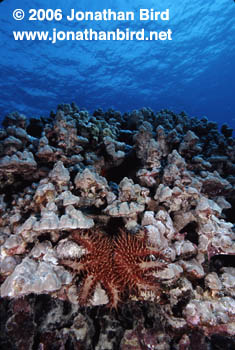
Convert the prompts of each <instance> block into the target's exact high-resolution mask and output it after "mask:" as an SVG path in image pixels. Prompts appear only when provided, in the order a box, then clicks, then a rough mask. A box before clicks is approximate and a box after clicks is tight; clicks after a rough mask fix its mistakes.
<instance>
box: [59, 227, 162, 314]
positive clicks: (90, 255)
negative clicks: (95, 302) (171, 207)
mask: <svg viewBox="0 0 235 350" xmlns="http://www.w3.org/2000/svg"><path fill="white" fill-rule="evenodd" d="M72 238H73V240H74V241H75V242H77V243H78V244H79V245H81V246H82V247H83V248H85V250H86V253H85V254H84V255H82V256H81V257H80V259H79V260H78V261H77V260H71V259H61V260H60V264H62V265H65V266H68V267H69V268H71V269H72V270H73V271H74V272H75V273H76V274H81V273H82V274H83V279H84V281H83V282H82V285H81V286H80V292H79V302H80V304H81V305H84V304H85V305H86V304H88V302H89V298H91V296H92V294H93V293H94V291H95V289H96V287H97V284H98V283H100V284H101V286H102V287H103V288H104V290H105V291H106V294H107V296H108V299H109V304H108V307H111V308H117V306H118V303H119V302H120V301H121V299H122V297H123V295H124V294H125V292H128V293H129V294H130V293H136V294H137V295H138V294H139V293H140V291H141V290H144V291H148V290H152V291H153V293H155V294H156V295H160V294H161V292H160V290H161V289H160V288H159V283H158V282H157V278H156V277H154V276H153V275H152V274H151V272H153V271H158V270H161V269H163V268H165V267H166V262H163V261H160V260H159V258H163V259H165V257H164V256H163V254H161V252H160V251H159V250H158V249H156V248H155V247H154V246H150V245H148V244H147V238H146V235H143V237H141V236H140V235H139V236H135V235H131V234H128V233H127V232H125V231H124V230H120V232H119V233H118V235H117V236H116V237H113V238H110V236H108V235H107V234H105V233H102V232H99V231H98V230H95V229H91V230H80V231H75V232H73V234H72Z"/></svg>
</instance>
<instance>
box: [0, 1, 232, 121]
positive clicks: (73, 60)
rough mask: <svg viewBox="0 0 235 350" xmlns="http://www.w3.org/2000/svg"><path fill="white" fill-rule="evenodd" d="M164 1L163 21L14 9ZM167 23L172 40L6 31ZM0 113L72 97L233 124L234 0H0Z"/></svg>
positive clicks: (31, 110)
mask: <svg viewBox="0 0 235 350" xmlns="http://www.w3.org/2000/svg"><path fill="white" fill-rule="evenodd" d="M18 8H20V9H23V10H24V11H25V13H27V11H28V10H29V9H31V8H35V9H40V8H42V9H48V8H50V9H61V10H62V11H63V13H64V14H69V13H70V10H71V8H75V9H76V10H81V11H101V10H103V9H107V8H110V9H112V10H115V11H134V12H135V13H136V15H137V14H138V12H139V9H140V8H144V9H154V10H156V11H157V10H159V11H163V10H165V9H167V8H169V10H170V20H169V21H142V22H141V21H139V20H138V18H136V20H135V21H127V22H124V21H123V22H120V21H106V22H105V21H100V22H95V21H88V22H84V21H83V22H81V21H70V22H69V21H66V19H65V18H63V20H62V21H58V22H56V21H52V22H50V21H29V20H28V18H27V16H25V18H24V19H23V20H22V21H19V20H18V21H16V20H14V19H13V17H12V12H13V10H15V9H18ZM53 28H56V30H57V31H68V30H69V31H71V30H74V31H80V30H84V29H85V28H92V29H94V30H115V29H116V28H120V29H126V28H130V30H139V29H141V28H144V29H145V30H146V31H148V30H156V31H159V30H167V29H168V28H170V29H171V30H172V40H171V41H137V40H134V41H72V40H70V41H57V42H56V43H55V44H52V42H50V41H38V40H37V41H27V40H23V41H16V40H14V38H13V34H12V31H23V30H33V31H42V30H43V31H52V30H53ZM0 30H1V31H0V45H1V57H0V88H1V97H0V118H1V119H2V118H4V116H5V115H6V114H7V113H9V112H12V111H14V110H18V111H19V112H22V113H24V114H25V115H26V116H27V117H32V116H33V117H37V116H41V115H48V114H49V111H50V110H55V109H56V106H57V105H58V104H59V103H70V102H72V101H75V102H76V103H77V104H78V106H79V107H86V108H87V109H88V110H89V111H91V112H92V111H93V110H94V109H96V108H98V107H101V108H103V109H105V110H106V109H109V108H114V109H117V110H120V111H121V112H125V111H131V110H133V109H138V108H142V107H143V106H146V107H151V108H152V109H153V110H159V109H162V108H168V109H171V110H173V111H175V112H180V111H182V110H184V111H186V112H187V113H188V115H190V116H196V117H198V118H200V117H203V116H207V117H208V119H210V120H213V121H216V122H218V123H219V124H220V125H221V124H223V123H224V122H227V123H228V124H229V125H230V126H232V127H234V126H235V98H234V92H235V64H234V63H235V3H234V1H233V0H219V1H218V0H215V1H211V0H196V1H191V0H181V1H176V0H159V1H154V0H125V1H124V0H119V1H114V0H109V1H108V0H100V1H95V0H93V1H91V0H86V1H84V0H80V1H78V2H76V1H72V0H67V1H61V0H57V1H56V0H47V1H46V0H44V1H38V0H22V1H20V2H19V1H16V0H14V1H8V0H4V1H3V2H1V3H0Z"/></svg>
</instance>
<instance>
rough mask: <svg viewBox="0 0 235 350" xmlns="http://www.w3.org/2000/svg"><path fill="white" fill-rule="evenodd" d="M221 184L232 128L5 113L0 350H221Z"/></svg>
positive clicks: (171, 117)
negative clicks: (32, 116) (37, 116)
mask: <svg viewBox="0 0 235 350" xmlns="http://www.w3.org/2000/svg"><path fill="white" fill-rule="evenodd" d="M234 185H235V140H234V138H233V137H232V129H231V128H229V127H228V126H227V125H223V126H222V128H221V131H219V130H218V128H217V124H216V123H214V122H210V121H208V120H207V118H202V119H200V120H199V119H196V118H190V117H188V116H187V115H186V114H185V113H183V112H182V113H180V114H175V113H173V112H171V111H169V110H162V111H160V112H158V113H154V112H153V111H152V110H151V109H149V108H143V109H141V110H137V111H133V112H131V113H125V114H121V113H120V112H117V111H114V110H108V111H107V112H103V111H102V110H101V109H98V110H96V111H94V113H93V115H91V114H89V113H88V112H87V111H86V110H83V109H79V108H78V107H77V106H76V104H74V103H72V104H71V105H69V104H63V105H59V106H58V108H57V111H56V113H53V112H51V114H50V116H49V117H41V118H37V119H36V118H31V119H29V120H27V119H26V117H25V116H24V115H22V114H19V113H17V112H14V113H11V114H9V115H7V116H6V117H5V119H4V120H3V123H2V129H0V268H1V273H0V284H1V289H0V291H1V299H0V309H1V310H0V315H1V331H0V348H1V349H8V350H11V349H32V350H34V349H40V350H41V349H43V350H47V349H48V350H50V349H87V350H92V349H94V350H99V349H100V350H101V349H102V350H106V349H107V350H108V349H110V350H111V349H121V350H132V349H133V350H134V349H135V350H143V349H146V350H147V349H151V350H171V349H172V350H194V349H200V350H213V349H215V350H217V349H218V350H220V349H221V350H222V349H223V350H224V349H234V347H235V341H234V336H235V299H234V297H235V266H234V255H235V226H234V224H235V216H234V212H235V187H234ZM122 271H123V273H122Z"/></svg>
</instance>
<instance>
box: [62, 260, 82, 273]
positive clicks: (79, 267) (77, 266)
mask: <svg viewBox="0 0 235 350" xmlns="http://www.w3.org/2000/svg"><path fill="white" fill-rule="evenodd" d="M60 264H62V265H64V266H68V267H69V268H70V269H72V270H73V271H76V272H77V273H79V272H81V271H82V270H84V264H82V263H80V262H77V261H74V260H65V259H62V260H60Z"/></svg>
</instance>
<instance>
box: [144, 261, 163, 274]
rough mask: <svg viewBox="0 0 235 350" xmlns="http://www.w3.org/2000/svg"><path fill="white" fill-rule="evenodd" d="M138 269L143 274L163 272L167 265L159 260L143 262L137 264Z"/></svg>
mask: <svg viewBox="0 0 235 350" xmlns="http://www.w3.org/2000/svg"><path fill="white" fill-rule="evenodd" d="M139 267H140V269H141V270H142V271H143V272H146V271H148V272H150V271H153V270H163V269H164V268H165V267H167V264H166V263H165V262H161V261H159V260H156V261H143V262H141V263H139Z"/></svg>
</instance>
